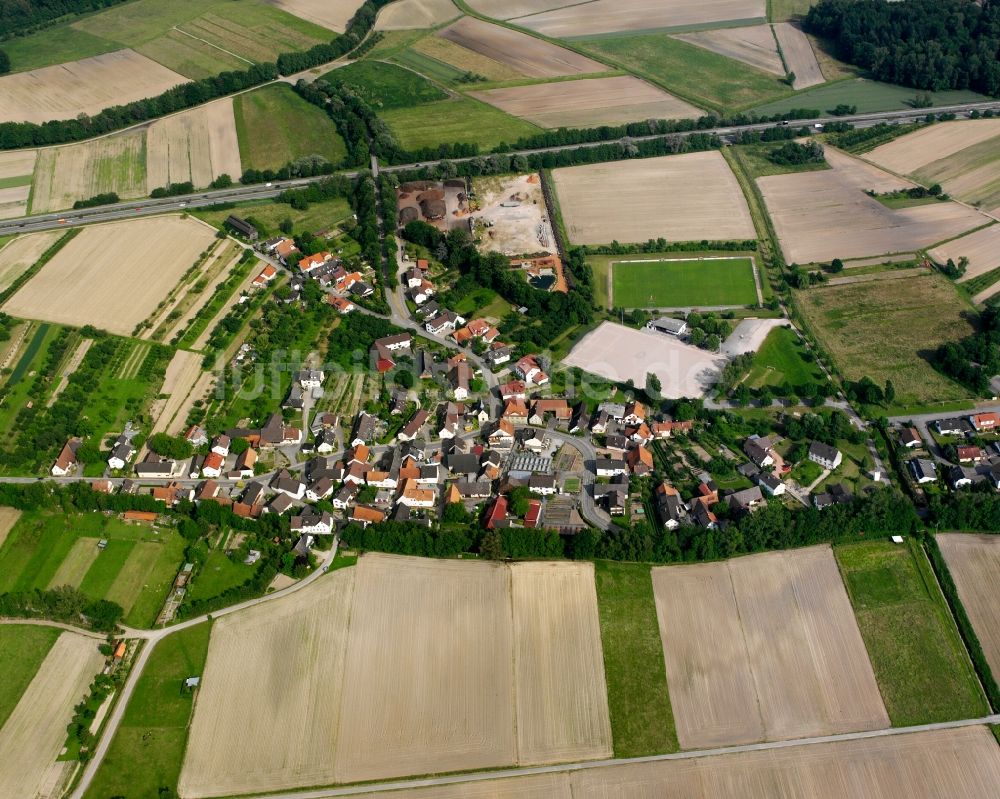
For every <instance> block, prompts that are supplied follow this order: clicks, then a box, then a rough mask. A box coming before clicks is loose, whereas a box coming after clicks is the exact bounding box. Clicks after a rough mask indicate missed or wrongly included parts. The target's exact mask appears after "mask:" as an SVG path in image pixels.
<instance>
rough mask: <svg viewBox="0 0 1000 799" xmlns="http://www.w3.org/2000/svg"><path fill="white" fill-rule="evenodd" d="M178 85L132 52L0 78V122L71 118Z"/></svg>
mask: <svg viewBox="0 0 1000 799" xmlns="http://www.w3.org/2000/svg"><path fill="white" fill-rule="evenodd" d="M180 83H187V78H185V77H184V76H182V75H178V74H177V73H176V72H173V71H171V70H169V69H167V68H166V67H164V66H161V65H160V64H157V63H156V62H155V61H151V60H150V59H148V58H146V57H145V56H143V55H139V54H138V53H137V52H135V51H134V50H118V51H116V52H114V53H106V54H105V55H99V56H93V57H92V58H83V59H80V60H79V61H70V62H68V63H66V64H58V65H56V66H52V67H43V68H42V69H33V70H31V71H30V72H18V73H16V74H14V75H7V76H5V77H3V78H0V122H36V123H42V122H47V121H49V120H50V119H74V118H76V117H77V116H79V115H80V114H96V113H97V112H98V111H101V110H103V109H105V108H108V107H109V106H114V105H125V104H126V103H131V102H132V101H134V100H142V99H143V98H146V97H155V96H157V95H158V94H163V92H165V91H166V90H167V89H170V88H172V87H174V86H177V85H178V84H180Z"/></svg>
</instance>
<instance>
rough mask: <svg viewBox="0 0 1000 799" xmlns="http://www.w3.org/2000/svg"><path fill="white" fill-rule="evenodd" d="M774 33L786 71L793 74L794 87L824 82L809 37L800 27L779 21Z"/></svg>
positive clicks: (802, 87) (798, 87)
mask: <svg viewBox="0 0 1000 799" xmlns="http://www.w3.org/2000/svg"><path fill="white" fill-rule="evenodd" d="M774 35H775V37H777V39H778V44H779V45H780V46H781V54H782V55H783V56H784V59H785V64H786V65H787V66H788V71H789V72H790V73H792V74H794V75H795V83H794V84H793V86H794V88H795V89H808V88H809V87H811V86H818V85H819V84H821V83H824V82H825V81H824V79H823V73H822V71H821V70H820V68H819V62H818V61H817V60H816V54H815V53H814V52H813V48H812V45H811V44H810V43H809V38H808V37H807V36H806V35H805V34H804V33H803V32H802V30H801V29H800V28H798V27H796V26H795V25H792V24H791V23H790V22H779V23H777V24H776V25H775V26H774Z"/></svg>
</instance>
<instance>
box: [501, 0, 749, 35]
mask: <svg viewBox="0 0 1000 799" xmlns="http://www.w3.org/2000/svg"><path fill="white" fill-rule="evenodd" d="M532 5H534V4H532ZM539 5H540V6H541V7H543V8H552V6H551V5H550V4H549V2H548V0H541V3H539ZM560 5H562V6H563V7H561V8H555V9H553V10H551V11H542V12H541V13H532V15H531V16H519V17H517V18H514V19H513V21H514V22H515V23H516V24H517V25H520V26H522V27H525V28H529V29H531V30H534V31H537V32H538V33H541V34H544V35H545V36H551V37H553V38H555V39H561V38H573V37H574V36H591V35H595V34H600V33H614V32H618V31H636V32H638V31H644V30H655V29H657V28H668V29H669V28H677V27H682V26H688V25H699V26H705V27H708V26H710V23H715V22H729V21H733V20H748V21H749V20H757V19H759V20H761V21H763V19H764V17H765V16H766V13H767V10H766V7H765V3H764V0H593V2H585V3H577V4H574V5H568V4H566V3H565V2H564V3H561V4H560ZM536 7H537V6H536ZM526 13H531V12H526ZM504 16H505V17H506V16H507V14H504ZM508 18H509V17H508Z"/></svg>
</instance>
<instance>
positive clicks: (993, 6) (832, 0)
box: [805, 0, 1000, 96]
mask: <svg viewBox="0 0 1000 799" xmlns="http://www.w3.org/2000/svg"><path fill="white" fill-rule="evenodd" d="M805 28H806V30H807V31H809V32H810V33H813V34H815V35H817V36H820V37H823V38H825V39H828V40H830V41H832V42H833V43H834V45H835V47H836V50H837V55H838V56H839V57H840V58H842V59H843V60H845V61H847V62H849V63H851V64H856V65H857V66H859V67H863V68H864V69H867V70H869V71H870V72H871V73H872V76H873V77H874V78H876V79H878V80H883V81H888V82H889V83H898V84H901V85H903V86H912V87H914V88H916V89H924V90H930V91H942V90H945V89H973V90H975V91H978V92H982V93H983V94H988V95H992V96H998V95H1000V59H998V54H1000V2H998V0H982V3H978V2H975V0H906V2H905V3H892V2H888V1H887V0H820V2H819V3H817V4H816V5H815V6H813V7H812V9H810V11H809V14H808V16H807V17H806V20H805Z"/></svg>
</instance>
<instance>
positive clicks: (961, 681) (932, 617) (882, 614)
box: [835, 539, 989, 726]
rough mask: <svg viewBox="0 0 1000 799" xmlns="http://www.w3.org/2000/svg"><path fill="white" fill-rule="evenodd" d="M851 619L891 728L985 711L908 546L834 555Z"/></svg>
mask: <svg viewBox="0 0 1000 799" xmlns="http://www.w3.org/2000/svg"><path fill="white" fill-rule="evenodd" d="M835 554H836V557H837V562H838V565H839V567H840V571H841V573H842V575H843V578H844V584H845V585H846V587H847V593H848V595H849V596H850V598H851V604H852V606H853V608H854V615H855V617H856V618H857V620H858V626H859V628H860V630H861V635H862V636H863V637H864V639H865V645H866V647H867V649H868V652H869V655H870V656H871V660H872V667H873V668H874V670H875V676H876V679H877V680H878V684H879V689H880V691H881V694H882V697H883V698H884V700H885V705H886V709H887V710H888V712H889V718H891V719H892V723H893V725H895V726H908V725H914V724H925V723H933V722H937V721H949V720H952V719H963V718H975V717H978V716H982V715H985V714H986V713H988V712H989V707H988V705H987V704H986V698H985V697H984V696H983V693H982V689H981V687H980V686H979V682H978V680H977V678H976V675H975V673H974V671H973V669H972V665H971V663H970V662H969V659H968V655H967V654H966V651H965V647H964V644H963V643H962V640H961V638H960V637H959V633H958V629H957V628H956V627H955V622H954V619H953V618H952V616H951V612H950V610H949V609H948V607H947V605H946V604H945V602H944V598H943V597H942V595H941V591H940V589H939V588H938V585H937V582H936V580H935V577H934V573H933V572H932V571H931V568H930V564H929V563H928V562H927V560H926V557H925V556H924V554H923V552H922V551H921V549H920V547H919V545H918V544H916V542H914V541H913V540H912V539H911V540H910V541H909V542H908V543H907V544H906V545H904V546H899V545H897V544H892V543H889V542H888V541H878V542H871V543H861V544H846V545H842V546H838V547H836V549H835Z"/></svg>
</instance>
